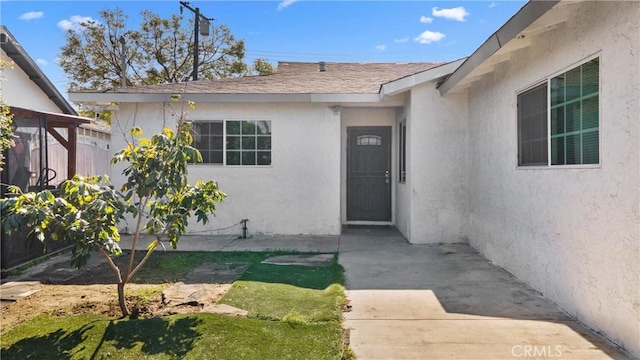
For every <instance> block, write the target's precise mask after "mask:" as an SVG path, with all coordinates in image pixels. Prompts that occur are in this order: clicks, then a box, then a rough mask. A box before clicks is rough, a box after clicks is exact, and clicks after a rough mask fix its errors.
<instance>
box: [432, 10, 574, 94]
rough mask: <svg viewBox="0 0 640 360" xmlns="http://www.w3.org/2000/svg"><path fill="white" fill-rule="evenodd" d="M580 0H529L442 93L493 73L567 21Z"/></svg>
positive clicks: (455, 75) (464, 64)
mask: <svg viewBox="0 0 640 360" xmlns="http://www.w3.org/2000/svg"><path fill="white" fill-rule="evenodd" d="M577 3H579V1H559V2H558V1H536V0H532V1H529V3H527V4H526V5H525V6H524V7H523V8H522V9H521V10H520V11H519V12H518V13H517V14H516V15H514V16H513V17H512V18H511V19H509V21H507V22H506V23H505V24H504V25H503V26H502V27H501V28H500V29H499V30H498V31H496V32H495V33H493V35H491V36H490V37H489V38H488V39H487V40H486V41H485V42H484V43H483V44H482V45H480V47H479V48H478V49H477V50H476V51H475V52H474V53H473V55H471V56H470V57H469V58H468V59H467V61H465V62H464V63H463V64H462V65H460V67H459V68H458V69H457V70H456V71H455V72H454V73H453V74H451V76H449V77H448V78H447V79H446V80H445V81H444V83H443V84H442V85H441V86H440V94H441V95H446V94H447V93H456V92H460V91H462V90H464V89H466V88H468V87H469V86H470V85H471V84H472V83H473V82H475V81H477V80H479V79H481V78H482V77H483V76H484V75H486V74H489V73H491V72H493V70H494V69H495V66H496V65H498V64H500V63H502V62H505V61H508V60H509V59H510V57H511V55H512V54H513V53H514V52H515V51H518V50H520V49H523V48H526V47H528V46H531V44H532V38H534V37H535V36H536V35H539V34H541V33H544V32H547V31H550V30H553V29H555V28H557V27H558V26H560V25H561V24H562V23H563V22H565V21H566V20H567V19H568V17H569V14H570V11H571V9H570V8H571V6H572V5H575V4H577Z"/></svg>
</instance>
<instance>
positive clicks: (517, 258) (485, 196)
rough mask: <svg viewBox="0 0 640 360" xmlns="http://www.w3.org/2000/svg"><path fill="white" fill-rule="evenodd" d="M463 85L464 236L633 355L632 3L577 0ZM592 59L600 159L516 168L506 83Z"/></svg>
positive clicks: (636, 319)
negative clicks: (595, 60)
mask: <svg viewBox="0 0 640 360" xmlns="http://www.w3.org/2000/svg"><path fill="white" fill-rule="evenodd" d="M571 6H572V7H573V10H575V11H574V12H573V13H572V15H571V16H570V17H569V18H568V20H567V22H566V23H564V24H562V25H560V26H559V27H558V28H556V29H554V30H552V31H549V32H546V33H543V34H540V35H537V36H536V37H535V38H534V39H533V45H532V46H530V47H528V48H525V49H522V50H520V51H518V52H516V53H514V54H513V55H512V57H511V59H510V60H509V61H508V62H505V63H503V64H501V65H498V66H497V67H496V70H495V71H494V72H493V73H492V74H490V75H488V76H486V77H485V79H484V80H481V81H479V82H478V83H476V84H474V85H473V86H472V88H471V89H470V92H469V156H470V164H469V179H470V180H469V224H468V228H467V231H466V232H467V235H468V238H469V242H470V244H471V245H472V246H473V247H475V248H476V249H478V250H479V251H481V252H482V253H483V254H484V255H485V256H487V257H488V258H489V259H491V260H492V261H494V262H496V263H497V264H498V265H500V266H503V267H504V268H505V269H507V270H508V271H509V272H511V273H513V274H514V275H515V276H517V277H518V278H520V279H521V280H523V281H525V282H527V283H528V284H530V285H531V286H532V287H534V288H535V289H537V290H539V291H541V292H542V293H543V294H544V295H545V296H546V297H548V298H549V299H551V300H553V301H554V302H556V303H557V304H558V305H559V306H560V307H562V308H563V309H564V310H566V311H567V312H569V313H570V314H572V315H574V316H576V317H577V318H578V319H579V320H581V321H583V322H584V323H585V324H586V325H588V326H590V327H592V328H594V329H595V330H597V331H601V332H603V333H604V334H605V335H606V336H607V337H609V338H610V339H611V340H613V341H615V342H616V343H618V344H622V345H624V346H625V347H626V348H627V349H628V350H630V351H631V352H632V353H633V354H634V355H635V356H640V341H638V339H640V329H639V327H640V279H639V274H640V264H639V263H640V251H639V247H640V221H639V217H640V215H639V202H640V192H639V188H640V168H639V165H640V161H639V159H640V157H639V144H640V137H639V124H640V119H639V113H640V111H639V110H640V109H639V105H638V98H639V96H640V93H639V91H640V90H639V88H640V86H639V71H640V60H639V59H640V58H639V56H640V46H639V44H640V37H639V28H638V20H637V19H638V18H640V11H639V3H638V2H622V1H620V2H584V3H581V4H578V5H571ZM594 54H599V56H600V79H601V80H600V84H601V87H600V157H601V164H600V165H599V166H593V167H590V168H582V169H580V168H566V167H565V168H553V169H549V168H543V169H540V168H538V169H523V168H520V169H518V168H517V167H516V165H517V138H516V126H517V120H516V119H517V114H516V94H517V92H519V91H521V90H523V89H525V88H527V87H528V86H531V85H533V84H535V83H537V82H539V81H542V80H544V79H546V78H547V77H549V76H550V75H554V74H555V73H557V72H559V71H564V70H568V69H570V68H571V67H573V66H575V65H576V64H578V63H580V62H581V61H583V60H584V59H586V58H588V57H590V56H593V55H594Z"/></svg>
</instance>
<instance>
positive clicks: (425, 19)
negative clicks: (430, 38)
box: [420, 16, 433, 24]
mask: <svg viewBox="0 0 640 360" xmlns="http://www.w3.org/2000/svg"><path fill="white" fill-rule="evenodd" d="M420 22H421V23H423V24H431V23H432V22H433V18H432V17H428V16H420Z"/></svg>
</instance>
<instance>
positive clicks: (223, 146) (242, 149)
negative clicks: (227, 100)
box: [193, 120, 271, 166]
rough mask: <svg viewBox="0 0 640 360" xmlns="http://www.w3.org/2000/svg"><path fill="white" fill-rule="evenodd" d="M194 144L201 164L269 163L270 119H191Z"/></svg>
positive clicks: (244, 164)
mask: <svg viewBox="0 0 640 360" xmlns="http://www.w3.org/2000/svg"><path fill="white" fill-rule="evenodd" d="M193 124H194V125H193V137H194V147H195V148H196V149H198V150H199V151H200V153H201V154H202V160H203V163H204V164H224V165H242V166H257V165H271V121H268V120H267V121H264V120H261V121H258V120H227V121H194V122H193Z"/></svg>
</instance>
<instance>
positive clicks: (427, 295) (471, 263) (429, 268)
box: [0, 228, 628, 360]
mask: <svg viewBox="0 0 640 360" xmlns="http://www.w3.org/2000/svg"><path fill="white" fill-rule="evenodd" d="M149 241H150V240H149V238H145V239H143V240H142V242H141V243H140V244H139V246H138V249H144V248H145V246H146V244H148V242H149ZM130 244H131V239H130V238H127V237H125V238H123V239H122V242H121V246H122V248H123V249H129V248H130ZM166 246H167V247H168V246H169V245H168V244H167V245H166ZM178 250H179V251H195V250H201V251H244V250H248V251H265V250H297V251H300V252H321V253H332V252H336V251H338V252H339V253H340V257H339V260H340V263H341V264H342V266H343V267H344V269H345V271H346V280H347V283H346V287H347V297H348V299H349V301H350V305H351V311H350V312H347V313H345V328H347V329H349V331H350V342H351V348H352V349H353V350H354V352H355V354H356V356H357V358H358V359H359V360H366V359H523V358H524V359H528V358H558V359H580V360H583V359H585V360H586V359H627V358H628V356H627V355H625V354H624V353H623V352H621V351H619V350H618V349H616V348H615V347H613V346H611V345H609V344H608V343H607V342H606V341H605V340H603V339H602V338H600V337H598V336H597V335H595V334H594V333H593V332H591V331H589V330H588V329H586V328H585V327H583V326H582V325H580V323H578V322H577V321H575V320H574V319H573V318H571V317H569V316H567V315H566V314H565V313H563V312H562V311H561V310H559V309H558V308H557V307H556V306H555V305H553V304H552V303H551V302H549V301H547V300H546V299H544V298H543V297H541V296H540V295H539V294H538V293H536V292H535V291H533V290H532V289H530V288H529V287H527V286H526V285H525V284H523V283H522V282H520V281H518V280H517V279H516V278H514V277H513V276H511V275H510V274H508V273H507V272H505V271H503V270H502V269H500V268H499V267H496V266H494V265H491V264H490V263H489V262H488V261H487V260H486V259H485V258H484V257H482V256H481V255H479V254H478V253H477V252H475V251H474V250H473V249H472V248H471V247H469V246H467V245H432V246H426V245H423V246H420V245H410V244H409V243H408V242H407V241H406V240H405V239H404V238H403V237H402V236H401V235H400V234H399V233H398V232H397V231H396V230H394V229H390V228H382V229H367V228H356V229H353V228H347V229H345V231H344V233H343V235H342V236H339V237H338V236H277V237H272V236H254V237H252V238H249V239H238V238H237V237H236V236H205V235H202V236H200V235H191V236H185V237H183V238H182V239H181V240H180V243H179V245H178ZM63 261H64V262H65V263H67V264H68V256H65V255H61V256H57V257H55V258H52V259H50V260H48V261H47V262H45V263H42V264H39V265H37V266H34V267H33V268H32V269H30V270H29V271H27V272H26V273H24V274H22V275H21V276H18V277H13V278H10V279H5V281H4V283H3V284H2V286H0V294H2V295H3V296H5V295H6V296H7V297H9V295H11V294H14V293H15V294H14V295H16V296H18V297H20V295H28V293H29V292H30V291H34V290H37V287H38V286H37V285H39V283H38V284H35V285H34V283H29V282H27V281H26V280H28V279H29V278H30V277H31V276H33V275H34V274H35V273H37V272H38V271H40V272H42V271H43V269H46V268H47V267H49V266H51V264H52V263H56V262H58V263H61V262H63ZM99 261H100V257H99V256H97V255H96V256H92V258H91V265H92V266H95V265H97V264H99ZM94 262H95V263H94ZM59 270H60V272H61V275H65V276H69V274H67V272H66V271H65V270H66V269H64V268H61V269H59ZM68 270H69V271H75V270H73V269H71V268H69V269H68ZM51 275H52V276H53V275H56V274H51ZM7 281H9V282H7ZM17 284H19V285H22V286H16V285H17ZM9 300H15V299H12V298H9Z"/></svg>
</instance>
